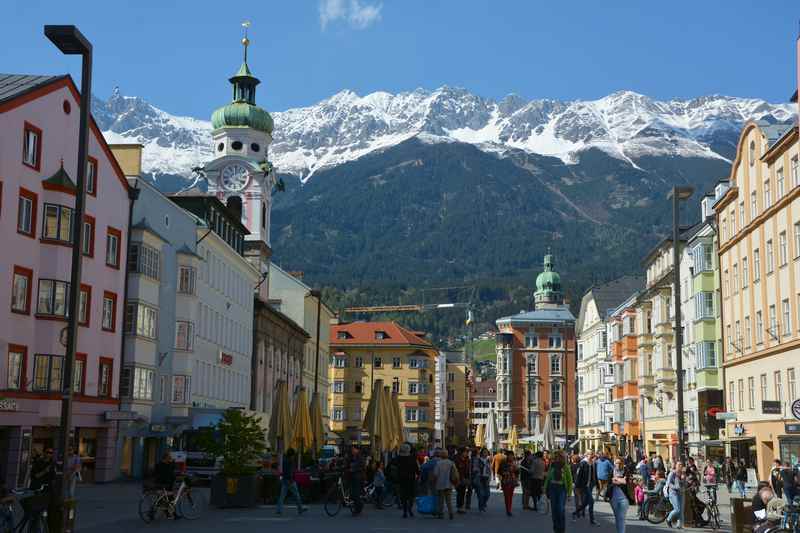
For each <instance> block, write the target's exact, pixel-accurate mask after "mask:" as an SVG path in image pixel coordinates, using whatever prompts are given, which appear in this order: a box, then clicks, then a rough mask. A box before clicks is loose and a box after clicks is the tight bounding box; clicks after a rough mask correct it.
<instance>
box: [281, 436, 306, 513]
mask: <svg viewBox="0 0 800 533" xmlns="http://www.w3.org/2000/svg"><path fill="white" fill-rule="evenodd" d="M296 466H297V453H296V452H295V451H294V448H289V449H288V450H286V455H284V456H283V464H282V465H281V492H280V495H279V496H278V505H277V509H276V512H277V514H279V515H280V514H283V502H284V501H285V500H286V494H287V493H291V495H292V496H293V497H294V500H295V502H297V514H299V515H301V514H303V513H305V512H306V511H307V510H308V508H307V507H303V500H302V499H300V491H299V490H298V488H297V482H296V481H295V480H294V472H295V467H296Z"/></svg>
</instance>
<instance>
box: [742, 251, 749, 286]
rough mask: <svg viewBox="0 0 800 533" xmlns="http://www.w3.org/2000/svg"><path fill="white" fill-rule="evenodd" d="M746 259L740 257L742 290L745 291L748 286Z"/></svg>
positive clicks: (747, 264)
mask: <svg viewBox="0 0 800 533" xmlns="http://www.w3.org/2000/svg"><path fill="white" fill-rule="evenodd" d="M749 267H750V265H749V263H748V261H747V257H742V289H746V288H747V286H748V285H749V284H750V271H749Z"/></svg>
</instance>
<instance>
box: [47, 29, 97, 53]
mask: <svg viewBox="0 0 800 533" xmlns="http://www.w3.org/2000/svg"><path fill="white" fill-rule="evenodd" d="M44 35H45V37H47V38H48V39H50V41H52V43H53V44H54V45H56V47H57V48H58V49H59V50H61V53H63V54H68V55H74V54H80V55H85V54H89V53H91V51H92V43H90V42H89V40H88V39H87V38H86V37H84V36H83V34H82V33H81V32H80V30H79V29H78V28H77V27H75V26H73V25H72V24H69V25H53V24H48V25H46V26H45V27H44Z"/></svg>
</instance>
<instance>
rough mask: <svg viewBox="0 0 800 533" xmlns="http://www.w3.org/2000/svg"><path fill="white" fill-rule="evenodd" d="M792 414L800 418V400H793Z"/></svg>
mask: <svg viewBox="0 0 800 533" xmlns="http://www.w3.org/2000/svg"><path fill="white" fill-rule="evenodd" d="M792 414H793V415H794V417H795V418H796V419H798V420H800V400H795V401H793V402H792Z"/></svg>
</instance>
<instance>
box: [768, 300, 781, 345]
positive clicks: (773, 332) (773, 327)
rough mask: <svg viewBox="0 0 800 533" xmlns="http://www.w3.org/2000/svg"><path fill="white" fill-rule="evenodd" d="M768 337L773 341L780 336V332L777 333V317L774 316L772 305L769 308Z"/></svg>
mask: <svg viewBox="0 0 800 533" xmlns="http://www.w3.org/2000/svg"><path fill="white" fill-rule="evenodd" d="M769 335H770V337H772V338H773V339H775V338H776V337H778V335H780V332H779V331H778V316H777V314H776V311H775V306H774V305H770V306H769Z"/></svg>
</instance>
